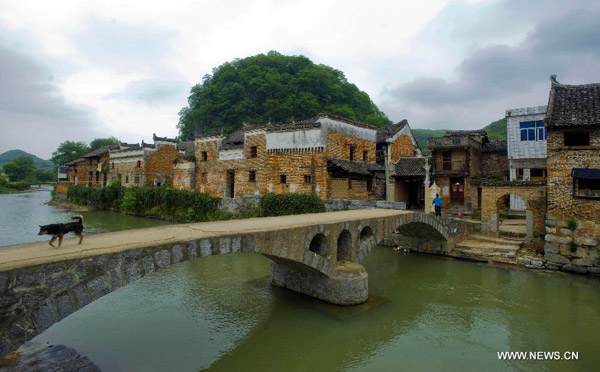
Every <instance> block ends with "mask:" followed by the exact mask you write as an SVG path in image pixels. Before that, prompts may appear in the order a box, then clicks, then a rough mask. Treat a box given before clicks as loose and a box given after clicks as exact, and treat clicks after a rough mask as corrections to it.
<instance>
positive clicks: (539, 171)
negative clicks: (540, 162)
mask: <svg viewBox="0 0 600 372" xmlns="http://www.w3.org/2000/svg"><path fill="white" fill-rule="evenodd" d="M529 174H530V177H531V178H546V170H545V169H544V168H531V169H530V170H529Z"/></svg>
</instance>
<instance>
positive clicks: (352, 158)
mask: <svg viewBox="0 0 600 372" xmlns="http://www.w3.org/2000/svg"><path fill="white" fill-rule="evenodd" d="M355 151H356V146H354V145H351V146H350V160H354V152H355Z"/></svg>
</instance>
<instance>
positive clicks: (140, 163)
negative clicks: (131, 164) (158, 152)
mask: <svg viewBox="0 0 600 372" xmlns="http://www.w3.org/2000/svg"><path fill="white" fill-rule="evenodd" d="M137 167H138V168H141V167H142V161H141V160H138V161H137Z"/></svg>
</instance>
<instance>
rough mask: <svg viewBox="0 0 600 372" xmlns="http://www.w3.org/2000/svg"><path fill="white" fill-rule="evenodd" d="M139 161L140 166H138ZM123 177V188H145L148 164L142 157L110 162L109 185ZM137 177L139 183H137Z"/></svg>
mask: <svg viewBox="0 0 600 372" xmlns="http://www.w3.org/2000/svg"><path fill="white" fill-rule="evenodd" d="M138 161H139V165H138ZM119 177H121V185H122V186H143V185H145V184H146V162H145V161H144V160H143V158H142V157H139V158H138V157H135V158H131V159H127V160H122V161H116V159H114V160H113V161H111V162H110V165H109V171H108V183H109V184H110V182H112V181H113V180H116V179H118V178H119ZM136 177H137V181H138V183H136V182H135V181H136Z"/></svg>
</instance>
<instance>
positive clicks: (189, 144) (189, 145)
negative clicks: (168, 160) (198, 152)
mask: <svg viewBox="0 0 600 372" xmlns="http://www.w3.org/2000/svg"><path fill="white" fill-rule="evenodd" d="M176 146H177V150H181V151H194V149H195V147H194V141H183V142H177V145H176Z"/></svg>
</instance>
